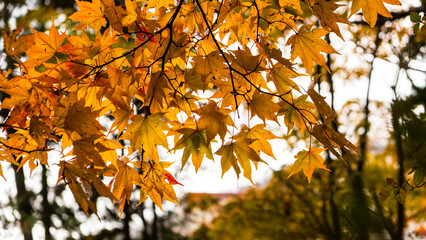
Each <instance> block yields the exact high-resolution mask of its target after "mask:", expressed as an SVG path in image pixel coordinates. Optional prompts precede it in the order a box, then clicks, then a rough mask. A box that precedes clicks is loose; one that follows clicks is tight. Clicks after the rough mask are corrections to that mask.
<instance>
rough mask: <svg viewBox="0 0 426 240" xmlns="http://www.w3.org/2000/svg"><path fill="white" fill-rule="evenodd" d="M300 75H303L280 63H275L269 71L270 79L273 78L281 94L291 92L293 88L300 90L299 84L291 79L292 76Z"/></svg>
mask: <svg viewBox="0 0 426 240" xmlns="http://www.w3.org/2000/svg"><path fill="white" fill-rule="evenodd" d="M298 76H302V75H301V74H298V73H297V72H295V71H294V70H292V69H290V68H287V67H285V66H283V65H282V64H280V63H277V64H275V65H274V66H273V67H272V68H271V71H270V72H269V79H272V81H273V83H274V85H275V87H276V88H277V91H278V93H279V94H281V95H282V94H288V93H290V92H291V89H296V90H297V91H299V92H300V88H299V86H298V85H297V84H296V83H295V82H294V81H293V80H291V78H295V77H298Z"/></svg>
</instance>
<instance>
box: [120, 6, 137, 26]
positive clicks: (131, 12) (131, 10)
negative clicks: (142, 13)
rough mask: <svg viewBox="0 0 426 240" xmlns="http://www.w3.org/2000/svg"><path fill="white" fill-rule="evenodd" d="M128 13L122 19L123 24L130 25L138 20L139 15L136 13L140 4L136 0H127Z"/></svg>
mask: <svg viewBox="0 0 426 240" xmlns="http://www.w3.org/2000/svg"><path fill="white" fill-rule="evenodd" d="M124 3H125V5H126V11H127V15H126V16H124V17H123V18H122V19H121V23H122V24H123V26H129V25H131V24H133V23H134V22H135V21H136V18H137V17H138V15H137V14H136V7H137V6H138V5H137V3H136V2H134V1H132V0H125V2H124Z"/></svg>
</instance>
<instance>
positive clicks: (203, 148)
mask: <svg viewBox="0 0 426 240" xmlns="http://www.w3.org/2000/svg"><path fill="white" fill-rule="evenodd" d="M178 132H179V133H181V134H183V135H182V137H181V138H180V139H179V141H178V142H177V143H176V144H175V147H174V148H173V149H172V150H177V149H182V148H183V155H182V167H181V170H182V169H183V167H184V166H185V165H186V163H187V162H188V159H189V156H190V155H192V158H191V159H192V164H193V165H194V167H195V172H197V171H198V168H199V167H200V166H201V162H202V161H203V159H204V155H205V156H206V157H207V158H209V159H212V160H213V154H212V149H211V147H210V143H209V142H208V141H207V137H206V130H205V129H203V130H201V131H197V130H196V129H191V128H182V129H179V130H178Z"/></svg>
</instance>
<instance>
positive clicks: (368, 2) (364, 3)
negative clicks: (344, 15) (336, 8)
mask: <svg viewBox="0 0 426 240" xmlns="http://www.w3.org/2000/svg"><path fill="white" fill-rule="evenodd" d="M384 2H385V3H388V4H392V5H398V6H401V2H400V1H399V0H353V1H352V6H351V14H350V15H349V17H351V16H352V15H354V14H355V13H357V12H358V11H359V10H360V9H362V13H363V15H364V19H365V21H367V23H368V24H370V27H374V26H375V25H376V21H377V14H380V15H382V16H384V17H387V18H392V14H391V13H390V12H389V10H388V9H387V8H386V7H385V5H384V4H383V3H384Z"/></svg>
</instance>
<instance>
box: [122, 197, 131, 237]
mask: <svg viewBox="0 0 426 240" xmlns="http://www.w3.org/2000/svg"><path fill="white" fill-rule="evenodd" d="M123 212H124V219H123V233H124V239H125V240H130V217H131V216H130V205H129V204H126V205H124V209H123Z"/></svg>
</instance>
